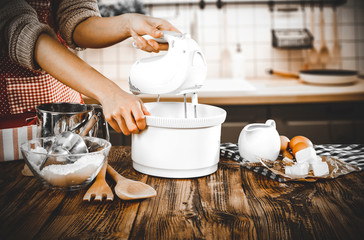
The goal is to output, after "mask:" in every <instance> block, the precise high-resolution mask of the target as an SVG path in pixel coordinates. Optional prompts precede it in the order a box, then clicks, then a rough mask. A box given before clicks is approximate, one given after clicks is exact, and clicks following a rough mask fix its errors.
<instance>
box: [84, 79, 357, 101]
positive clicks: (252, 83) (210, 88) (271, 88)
mask: <svg viewBox="0 0 364 240" xmlns="http://www.w3.org/2000/svg"><path fill="white" fill-rule="evenodd" d="M115 82H116V83H117V84H118V85H119V86H120V87H121V88H122V89H124V90H126V91H128V89H129V87H128V83H127V82H126V81H115ZM140 97H141V98H142V99H143V101H144V102H154V101H156V99H157V96H156V95H140ZM161 101H183V97H182V96H176V95H164V96H162V98H161ZM348 101H364V80H362V79H358V81H357V82H355V83H353V84H349V85H335V86H334V85H327V86H324V85H312V84H305V83H303V82H302V81H299V80H297V79H288V78H279V77H266V78H260V79H248V80H233V79H215V80H214V79H208V80H206V82H205V87H204V88H203V89H202V90H201V92H200V93H199V102H200V103H205V104H212V105H255V104H286V103H319V102H348ZM85 102H86V103H96V102H95V100H92V99H89V98H87V97H86V98H85Z"/></svg>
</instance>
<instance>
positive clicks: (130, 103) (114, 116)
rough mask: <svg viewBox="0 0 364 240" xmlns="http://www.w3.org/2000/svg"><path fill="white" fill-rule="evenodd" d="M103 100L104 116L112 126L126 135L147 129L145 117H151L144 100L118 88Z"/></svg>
mask: <svg viewBox="0 0 364 240" xmlns="http://www.w3.org/2000/svg"><path fill="white" fill-rule="evenodd" d="M115 90H116V91H115V92H114V93H109V94H107V96H105V98H103V99H102V101H101V104H102V106H103V111H104V116H105V119H106V121H107V122H108V123H109V124H110V126H111V127H112V128H113V129H115V131H117V132H123V133H124V135H130V133H139V131H141V130H143V129H145V127H146V122H145V115H150V113H149V112H148V110H147V109H146V108H145V106H144V104H143V102H142V100H141V99H140V98H138V97H137V96H135V95H132V94H129V93H127V92H124V91H122V90H121V89H119V88H118V87H117V88H115Z"/></svg>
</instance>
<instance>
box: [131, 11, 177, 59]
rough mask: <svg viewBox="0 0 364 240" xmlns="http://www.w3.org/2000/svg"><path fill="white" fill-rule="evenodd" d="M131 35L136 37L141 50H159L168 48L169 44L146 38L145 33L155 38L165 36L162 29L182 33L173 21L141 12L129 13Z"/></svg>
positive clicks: (136, 42)
mask: <svg viewBox="0 0 364 240" xmlns="http://www.w3.org/2000/svg"><path fill="white" fill-rule="evenodd" d="M128 19H129V24H128V25H129V31H130V35H131V36H132V37H133V38H134V40H135V44H136V45H137V47H138V48H139V49H141V50H144V51H147V52H159V51H160V50H167V49H168V44H161V43H157V42H156V41H154V40H148V41H147V40H145V39H144V38H143V37H142V36H143V35H146V34H147V35H150V36H152V37H154V38H160V37H162V36H163V32H162V31H174V32H178V33H180V31H179V30H178V29H177V28H175V27H174V26H173V25H172V24H171V23H169V22H168V21H166V20H163V19H160V18H154V17H148V16H145V15H141V14H133V13H130V14H128Z"/></svg>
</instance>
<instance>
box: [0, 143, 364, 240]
mask: <svg viewBox="0 0 364 240" xmlns="http://www.w3.org/2000/svg"><path fill="white" fill-rule="evenodd" d="M109 163H110V164H111V165H112V166H113V167H114V168H115V169H116V170H117V171H118V172H120V173H121V174H122V175H124V176H126V177H128V178H132V179H135V180H141V181H143V182H146V183H147V184H150V185H151V186H153V187H154V188H155V189H156V191H157V193H158V195H157V197H155V198H152V199H147V200H138V201H123V200H120V199H119V198H117V196H115V199H114V201H113V202H106V201H103V202H83V201H82V197H83V195H84V194H85V192H86V189H85V190H79V191H74V192H62V191H51V190H48V189H46V188H44V187H42V186H41V184H40V183H39V182H38V181H37V180H36V179H35V178H33V177H24V176H22V174H21V170H22V168H23V165H24V162H23V161H15V162H9V163H1V164H0V187H1V194H0V206H1V209H0V239H362V237H363V236H364V172H363V171H362V172H359V173H352V174H349V175H347V176H343V177H340V178H338V179H334V180H327V181H319V182H316V183H279V182H276V181H273V180H270V179H268V178H266V177H264V176H261V175H258V174H256V173H254V172H252V171H250V170H247V169H245V168H242V167H240V166H239V165H236V164H235V163H234V162H233V161H229V160H226V159H222V160H221V161H220V164H219V169H218V171H217V172H216V173H214V174H212V175H210V176H207V177H202V178H197V179H164V178H156V177H149V176H147V175H144V174H140V173H137V172H135V171H134V170H133V168H132V166H131V160H130V148H129V147H113V148H112V150H111V152H110V155H109ZM107 181H108V182H109V183H110V185H111V187H112V188H113V187H114V186H115V184H114V183H113V181H112V179H111V178H108V179H107Z"/></svg>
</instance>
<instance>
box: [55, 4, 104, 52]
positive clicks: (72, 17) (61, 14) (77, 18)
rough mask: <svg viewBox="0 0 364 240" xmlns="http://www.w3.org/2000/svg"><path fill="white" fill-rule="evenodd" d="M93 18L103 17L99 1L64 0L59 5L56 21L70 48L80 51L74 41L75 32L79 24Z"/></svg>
mask: <svg viewBox="0 0 364 240" xmlns="http://www.w3.org/2000/svg"><path fill="white" fill-rule="evenodd" d="M92 16H98V17H100V16H101V15H100V12H99V8H98V6H97V0H63V1H61V2H60V3H59V6H58V9H57V13H56V21H57V24H58V28H59V32H60V34H61V36H62V38H63V39H64V40H65V41H66V43H67V45H68V46H69V47H70V48H73V49H80V48H79V47H78V46H77V45H76V43H75V42H74V41H73V32H74V30H75V28H76V27H77V25H78V24H79V23H81V22H82V21H84V20H86V19H87V18H89V17H92Z"/></svg>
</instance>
